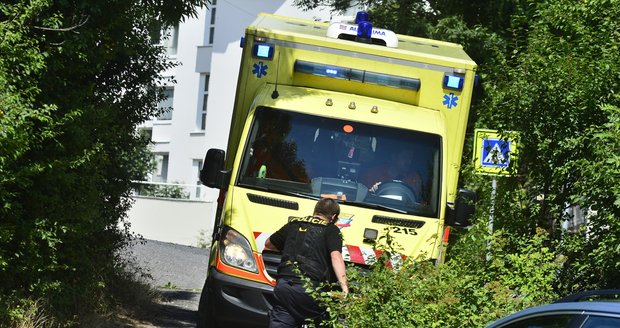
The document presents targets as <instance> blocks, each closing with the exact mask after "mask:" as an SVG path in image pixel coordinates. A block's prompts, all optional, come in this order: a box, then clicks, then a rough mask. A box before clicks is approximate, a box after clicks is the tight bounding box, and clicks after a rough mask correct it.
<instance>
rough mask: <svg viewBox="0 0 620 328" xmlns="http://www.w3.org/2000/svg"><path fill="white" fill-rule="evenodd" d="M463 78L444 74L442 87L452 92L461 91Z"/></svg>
mask: <svg viewBox="0 0 620 328" xmlns="http://www.w3.org/2000/svg"><path fill="white" fill-rule="evenodd" d="M464 81H465V77H464V76H462V75H451V74H446V75H444V76H443V87H444V88H446V89H452V90H463V82H464Z"/></svg>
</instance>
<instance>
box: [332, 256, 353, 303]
mask: <svg viewBox="0 0 620 328" xmlns="http://www.w3.org/2000/svg"><path fill="white" fill-rule="evenodd" d="M330 255H331V258H332V267H333V268H334V273H336V277H337V278H338V283H339V284H340V288H342V292H343V293H344V294H345V295H346V294H348V293H349V285H348V284H347V271H346V268H345V266H344V259H343V258H342V253H340V251H332V252H331V253H330Z"/></svg>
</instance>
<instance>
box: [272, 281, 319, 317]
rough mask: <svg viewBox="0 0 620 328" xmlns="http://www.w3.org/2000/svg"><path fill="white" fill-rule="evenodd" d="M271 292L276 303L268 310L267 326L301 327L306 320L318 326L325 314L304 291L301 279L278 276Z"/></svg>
mask: <svg viewBox="0 0 620 328" xmlns="http://www.w3.org/2000/svg"><path fill="white" fill-rule="evenodd" d="M273 293H274V295H275V298H276V304H274V306H273V308H272V309H271V311H269V328H294V327H301V326H302V325H303V324H306V323H308V322H315V323H316V324H317V326H318V325H319V323H320V320H321V318H322V317H323V315H324V314H325V311H324V310H323V309H321V307H319V305H318V304H317V303H316V302H315V301H314V299H313V298H312V297H311V296H310V295H309V294H308V293H307V292H306V288H305V287H304V283H303V282H302V281H299V280H297V279H292V278H280V279H278V281H277V283H276V287H275V288H274V290H273Z"/></svg>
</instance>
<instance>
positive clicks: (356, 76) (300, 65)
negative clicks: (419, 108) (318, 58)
mask: <svg viewBox="0 0 620 328" xmlns="http://www.w3.org/2000/svg"><path fill="white" fill-rule="evenodd" d="M294 71H295V72H298V73H304V74H310V75H314V76H321V77H329V78H334V79H339V80H346V81H353V82H361V83H368V84H375V85H380V86H386V87H393V88H398V89H406V90H412V91H418V90H419V89H420V80H419V79H414V78H410V77H404V76H396V75H389V74H383V73H376V72H370V71H364V70H359V69H353V68H348V67H341V66H332V65H325V64H319V63H312V62H308V61H303V60H296V61H295V67H294Z"/></svg>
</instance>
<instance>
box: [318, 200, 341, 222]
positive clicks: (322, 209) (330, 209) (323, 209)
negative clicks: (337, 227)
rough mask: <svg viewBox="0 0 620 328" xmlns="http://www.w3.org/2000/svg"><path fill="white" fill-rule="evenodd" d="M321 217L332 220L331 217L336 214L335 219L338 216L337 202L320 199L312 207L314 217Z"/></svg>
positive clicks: (338, 207) (338, 206)
mask: <svg viewBox="0 0 620 328" xmlns="http://www.w3.org/2000/svg"><path fill="white" fill-rule="evenodd" d="M318 214H320V215H323V216H324V217H326V218H328V219H330V220H331V219H332V216H334V214H336V217H335V218H336V219H337V218H338V215H340V205H338V202H336V201H335V200H333V199H331V198H321V199H319V201H318V202H317V203H316V205H315V206H314V215H318Z"/></svg>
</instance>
